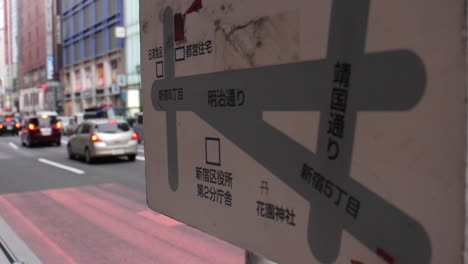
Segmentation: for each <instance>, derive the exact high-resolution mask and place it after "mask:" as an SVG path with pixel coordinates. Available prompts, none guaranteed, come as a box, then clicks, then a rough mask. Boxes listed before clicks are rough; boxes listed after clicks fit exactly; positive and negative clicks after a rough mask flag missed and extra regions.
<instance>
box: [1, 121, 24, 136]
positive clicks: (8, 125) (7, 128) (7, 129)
mask: <svg viewBox="0 0 468 264" xmlns="http://www.w3.org/2000/svg"><path fill="white" fill-rule="evenodd" d="M20 130H21V123H20V122H19V120H18V119H16V118H12V117H6V118H2V119H1V120H0V136H3V135H7V134H8V135H18V134H19V131H20Z"/></svg>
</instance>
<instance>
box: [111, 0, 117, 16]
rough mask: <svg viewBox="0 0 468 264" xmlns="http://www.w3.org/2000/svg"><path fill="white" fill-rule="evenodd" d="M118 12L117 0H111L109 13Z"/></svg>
mask: <svg viewBox="0 0 468 264" xmlns="http://www.w3.org/2000/svg"><path fill="white" fill-rule="evenodd" d="M115 13H117V0H109V15H113V14H115Z"/></svg>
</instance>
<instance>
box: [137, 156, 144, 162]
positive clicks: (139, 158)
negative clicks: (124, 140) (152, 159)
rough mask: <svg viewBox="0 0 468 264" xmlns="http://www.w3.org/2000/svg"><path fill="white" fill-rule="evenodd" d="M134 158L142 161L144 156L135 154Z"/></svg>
mask: <svg viewBox="0 0 468 264" xmlns="http://www.w3.org/2000/svg"><path fill="white" fill-rule="evenodd" d="M136 159H137V160H143V161H144V160H145V157H142V156H136Z"/></svg>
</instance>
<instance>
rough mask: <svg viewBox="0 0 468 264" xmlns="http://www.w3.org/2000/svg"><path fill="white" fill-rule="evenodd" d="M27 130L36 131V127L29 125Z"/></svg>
mask: <svg viewBox="0 0 468 264" xmlns="http://www.w3.org/2000/svg"><path fill="white" fill-rule="evenodd" d="M28 128H29V130H34V129H36V126H35V125H34V124H33V123H29V124H28Z"/></svg>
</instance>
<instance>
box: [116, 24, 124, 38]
mask: <svg viewBox="0 0 468 264" xmlns="http://www.w3.org/2000/svg"><path fill="white" fill-rule="evenodd" d="M115 37H116V38H125V28H124V27H122V26H116V27H115Z"/></svg>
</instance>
